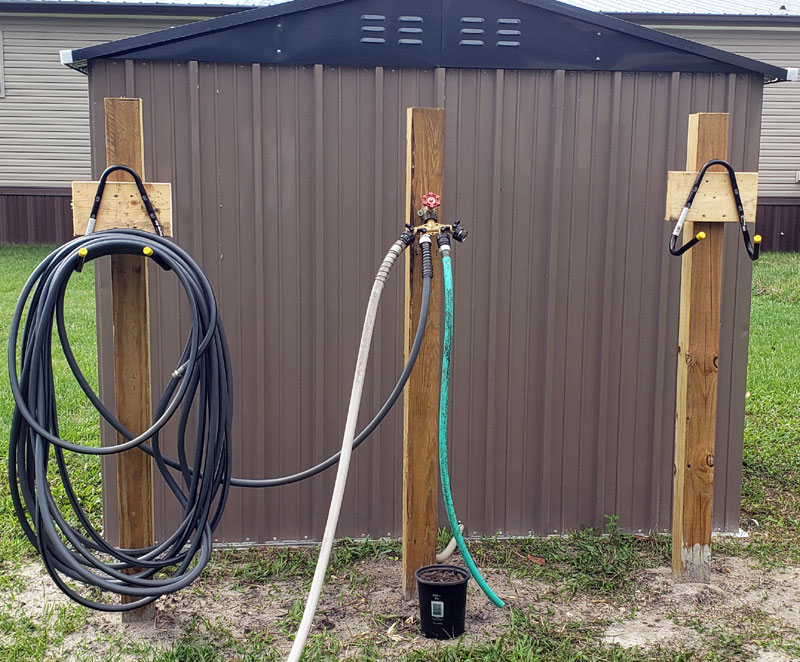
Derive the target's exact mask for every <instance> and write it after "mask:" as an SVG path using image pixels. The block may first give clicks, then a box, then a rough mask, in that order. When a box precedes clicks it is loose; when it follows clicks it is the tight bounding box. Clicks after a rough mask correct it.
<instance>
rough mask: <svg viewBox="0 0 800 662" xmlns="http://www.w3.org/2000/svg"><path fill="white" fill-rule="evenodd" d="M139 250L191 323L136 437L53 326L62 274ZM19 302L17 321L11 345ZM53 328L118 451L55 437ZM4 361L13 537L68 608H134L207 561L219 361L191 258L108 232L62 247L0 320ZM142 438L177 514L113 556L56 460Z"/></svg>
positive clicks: (227, 463)
mask: <svg viewBox="0 0 800 662" xmlns="http://www.w3.org/2000/svg"><path fill="white" fill-rule="evenodd" d="M145 248H149V249H151V250H152V252H153V255H154V257H155V256H157V259H158V261H159V263H160V264H161V265H162V266H164V267H168V268H169V269H171V270H172V271H173V272H174V273H175V274H176V276H177V277H178V279H179V281H180V282H181V284H182V286H183V289H184V292H185V294H186V298H187V300H188V303H189V309H190V313H191V320H192V324H191V330H190V332H189V336H188V338H187V340H186V344H185V346H184V349H183V353H182V355H181V358H180V361H179V365H178V367H177V369H176V370H175V371H174V373H173V375H172V378H171V379H170V381H169V383H168V384H167V387H166V389H165V390H164V393H163V395H162V396H161V399H160V401H159V403H158V405H157V406H156V408H155V411H154V416H153V418H154V422H153V424H152V426H151V427H150V428H149V429H148V430H146V431H144V432H142V433H141V434H139V435H138V436H136V435H134V434H133V433H132V432H131V431H129V430H127V429H126V428H125V427H124V426H123V425H122V424H121V423H120V422H119V421H118V420H117V419H116V417H115V416H114V415H113V414H112V412H111V411H109V409H108V408H107V407H106V406H105V405H104V404H103V403H102V402H101V400H100V398H99V397H98V396H97V394H96V393H95V392H94V391H93V390H92V388H91V387H90V386H89V384H88V382H87V380H86V378H85V377H84V375H83V374H82V372H81V370H80V368H79V366H78V364H77V362H76V360H75V357H74V355H73V352H72V350H71V348H70V345H69V339H68V337H67V332H66V328H65V324H64V292H65V289H66V287H67V283H68V281H69V278H70V276H71V275H72V274H73V273H74V272H75V271H76V269H79V268H81V267H82V265H83V262H84V261H85V260H93V259H96V258H98V257H102V256H105V255H113V254H131V255H141V254H142V253H143V249H145ZM26 303H27V304H28V310H27V316H26V317H25V326H24V331H23V334H22V342H21V343H19V342H18V341H19V330H20V326H21V324H22V319H23V316H24V315H25V306H26ZM54 325H55V328H56V330H57V334H58V338H59V341H60V344H61V347H62V350H63V353H64V356H65V358H66V360H67V363H68V364H69V366H70V368H71V370H72V373H73V375H74V376H75V379H76V380H77V381H78V383H79V384H80V386H81V388H82V389H83V392H84V393H85V394H86V396H87V397H88V398H89V400H90V401H91V402H92V404H93V405H94V406H95V407H96V408H97V410H98V411H99V412H100V415H101V416H102V417H103V418H104V419H105V420H106V421H108V422H109V423H110V424H111V425H112V426H113V427H114V428H115V429H116V430H117V431H118V432H119V433H120V434H121V435H122V436H123V437H124V438H125V439H127V441H126V442H124V443H122V444H119V445H116V446H105V447H94V446H86V445H83V444H81V443H78V442H74V441H67V440H65V439H62V438H61V437H60V436H59V427H58V413H57V408H56V393H55V387H54V383H53V372H52V364H51V352H52V348H51V339H52V329H53V326H54ZM18 345H19V350H20V360H19V372H17V369H16V368H17V348H18ZM8 364H9V372H10V380H11V389H12V392H13V395H14V400H15V403H16V404H15V408H14V414H13V417H12V423H11V437H10V443H9V455H8V470H9V483H10V487H11V497H12V501H13V503H14V509H15V511H16V514H17V518H18V519H19V521H20V524H21V525H22V529H23V531H24V532H25V535H26V536H27V538H28V540H29V541H30V542H31V544H32V545H33V546H34V547H35V548H36V549H37V550H38V552H39V553H40V554H41V556H42V559H43V561H44V564H45V567H46V568H47V570H48V572H49V573H50V575H51V576H52V578H53V581H54V582H55V583H56V584H57V585H58V587H59V588H60V589H61V590H62V591H64V593H66V594H67V595H68V596H69V597H71V598H72V599H74V600H76V601H77V602H79V603H81V604H83V605H86V606H88V607H92V608H95V609H101V610H105V611H125V610H130V609H135V608H137V607H141V606H143V605H145V604H147V603H149V602H152V601H153V600H155V599H156V598H158V597H159V596H161V595H164V594H167V593H172V592H174V591H177V590H180V589H181V588H183V587H185V586H188V585H189V584H190V583H191V582H192V581H193V580H194V579H195V578H196V577H197V576H198V575H199V574H200V572H201V571H202V569H203V567H204V566H205V565H206V563H207V562H208V560H209V558H210V556H211V546H212V537H211V534H212V531H213V530H214V528H215V527H216V525H217V524H218V522H219V519H220V517H221V516H222V512H223V510H224V508H225V502H226V499H227V494H228V490H229V486H230V477H231V476H230V467H231V444H230V440H231V416H232V411H231V403H232V390H231V389H232V379H231V370H230V358H229V355H228V347H227V343H226V341H225V333H224V330H223V327H222V323H221V320H220V318H219V316H218V314H217V306H216V302H215V299H214V293H213V291H212V290H211V286H210V284H209V283H208V280H207V279H206V277H205V275H204V274H203V272H202V271H201V270H200V268H199V267H198V266H197V264H196V263H195V262H194V260H193V259H192V258H191V257H190V256H189V255H188V254H187V253H186V252H184V251H183V250H182V249H180V248H179V247H178V246H176V245H174V244H172V243H170V242H168V241H166V240H164V239H162V238H160V237H157V236H154V235H152V234H149V233H144V232H139V231H135V230H107V231H104V232H98V233H96V234H92V235H88V236H85V237H80V238H78V239H75V240H73V241H71V242H69V243H68V244H65V245H64V246H62V247H61V248H59V249H58V250H56V251H55V252H53V253H52V254H51V255H50V256H49V257H47V258H46V259H45V260H44V261H43V262H42V263H41V264H40V265H39V267H37V269H36V270H35V271H34V272H33V274H32V275H31V277H30V278H29V279H28V282H27V283H26V284H25V287H24V288H23V291H22V294H21V295H20V298H19V302H18V303H17V306H16V309H15V311H14V316H13V318H12V321H11V331H10V337H9V346H8ZM193 406H194V407H195V418H196V437H195V440H194V442H195V443H194V449H193V452H192V457H191V460H190V459H189V457H188V454H187V447H186V438H185V437H186V430H187V427H188V424H189V418H190V416H191V410H192V407H193ZM178 410H180V414H179V430H178V455H179V463H180V469H181V470H180V475H179V476H178V477H177V478H176V477H175V476H173V475H172V474H171V473H170V472H169V471H168V470H167V468H166V466H165V463H164V462H163V459H162V458H161V453H160V450H159V432H160V431H161V430H162V429H163V427H164V425H165V424H166V422H167V421H168V420H169V419H170V418H171V417H172V415H173V414H175V413H176V412H177V411H178ZM146 440H150V441H151V443H152V453H153V455H154V457H155V460H156V464H157V466H158V467H159V469H160V470H161V473H162V476H163V477H164V479H165V480H166V482H167V484H168V486H169V489H170V491H171V492H172V494H173V496H174V497H175V498H176V500H177V501H178V503H179V504H180V506H181V508H182V511H183V517H182V520H181V522H180V523H179V524H178V526H177V527H176V529H175V530H174V531H173V532H172V534H170V535H169V536H168V537H167V539H166V540H164V541H163V542H161V543H158V544H155V545H152V546H149V547H146V548H142V549H128V550H125V549H120V548H117V547H114V546H112V545H110V544H109V543H108V542H106V541H105V540H104V539H103V537H102V534H101V532H99V531H98V530H96V529H95V528H94V526H93V525H92V524H91V522H90V521H89V518H88V517H87V515H86V513H85V512H84V511H83V509H82V507H81V505H80V503H79V501H78V498H77V496H76V494H75V491H74V489H73V488H72V485H71V482H70V478H69V473H68V471H67V466H66V463H65V459H64V451H65V450H69V451H73V452H77V453H84V454H87V455H110V454H113V453H119V452H122V451H125V450H129V449H132V448H134V447H137V446H139V447H140V448H144V446H142V444H143V442H145V441H146ZM51 451H52V455H51ZM52 457H54V458H55V462H56V467H57V471H58V475H59V478H60V479H61V481H62V483H63V486H64V489H65V492H66V496H67V499H68V501H69V503H70V506H71V507H72V511H73V514H74V516H75V519H76V520H77V522H78V523H79V526H78V527H73V526H72V525H71V524H70V523H69V522H68V521H67V518H65V517H64V516H63V515H62V513H60V512H59V510H58V508H57V507H56V504H55V501H54V498H53V495H52V492H51V489H50V485H49V482H48V476H47V470H48V466H49V464H50V463H51V461H52ZM109 557H110V558H109ZM61 575H64V576H66V577H68V578H71V579H75V580H77V581H79V582H82V583H84V584H87V585H89V586H92V587H97V588H100V589H101V590H103V591H108V592H112V593H118V594H121V595H126V596H132V597H133V598H135V600H134V601H132V602H129V603H125V604H109V603H107V602H100V601H98V600H95V599H92V598H87V597H86V596H83V595H81V594H79V593H78V592H77V591H75V590H74V589H73V588H71V587H70V586H69V585H68V584H67V583H66V582H65V581H64V580H63V579H62V577H61Z"/></svg>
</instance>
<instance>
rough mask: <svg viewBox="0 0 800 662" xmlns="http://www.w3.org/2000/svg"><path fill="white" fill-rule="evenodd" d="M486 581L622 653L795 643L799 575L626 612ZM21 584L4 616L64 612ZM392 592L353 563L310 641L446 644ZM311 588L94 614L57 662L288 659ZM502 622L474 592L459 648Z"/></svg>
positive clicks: (715, 582)
mask: <svg viewBox="0 0 800 662" xmlns="http://www.w3.org/2000/svg"><path fill="white" fill-rule="evenodd" d="M485 576H486V579H487V581H488V582H489V584H490V585H491V586H492V587H493V588H494V590H495V591H496V592H497V593H498V595H500V597H501V598H503V599H504V600H505V601H506V603H507V604H508V605H510V606H513V607H517V608H520V609H528V608H535V609H538V610H541V611H546V610H549V616H548V617H549V618H552V619H554V620H555V621H561V622H568V621H576V620H583V621H587V622H603V623H604V624H605V625H604V627H605V633H604V640H605V641H606V642H608V643H616V644H618V645H621V646H623V647H630V646H643V647H650V646H654V645H657V644H660V645H664V646H669V647H676V648H684V649H685V648H691V649H695V650H698V651H703V650H704V649H707V648H708V647H709V646H710V645H711V644H712V643H713V638H715V637H718V636H719V635H720V633H728V634H729V635H735V634H736V633H737V632H738V633H741V632H750V630H751V629H753V628H762V630H763V631H762V630H758V632H759V633H761V634H762V635H763V636H762V639H763V638H764V637H767V638H769V637H773V638H777V639H776V641H778V642H785V641H789V642H795V643H800V567H791V568H785V569H783V570H780V571H766V570H761V569H754V568H753V567H751V564H750V563H749V562H748V561H745V560H742V559H738V558H720V559H715V560H714V562H713V573H712V580H711V583H710V584H694V583H684V582H678V581H675V580H673V578H672V576H671V574H670V570H669V568H655V569H651V570H646V571H642V572H641V573H640V574H639V575H638V576H637V577H636V580H635V590H634V593H633V598H632V600H627V601H623V602H621V601H620V600H619V598H618V597H616V598H615V597H613V596H609V597H608V598H605V597H597V596H587V595H583V596H576V597H575V598H573V599H572V600H566V599H564V598H563V597H561V596H560V593H559V590H558V587H554V586H552V585H548V584H544V583H541V582H537V581H531V580H529V579H521V578H518V577H511V576H508V575H507V574H506V573H504V572H500V571H492V570H486V572H485ZM22 577H23V579H24V589H23V590H22V591H20V592H19V593H18V594H16V595H15V596H13V598H11V596H5V599H4V601H5V602H6V604H8V601H9V600H11V601H12V604H11V605H10V606H11V607H12V608H14V609H21V610H23V611H24V612H25V613H26V614H28V615H29V616H31V617H38V616H40V615H41V614H42V613H43V612H44V610H45V609H47V608H51V607H52V606H54V605H55V606H58V605H60V604H64V603H66V602H68V599H67V598H66V597H65V596H63V595H62V594H61V593H60V592H59V591H58V590H57V589H56V588H55V586H54V585H53V584H52V582H51V581H50V578H49V577H48V576H47V574H46V573H45V572H44V570H43V569H42V567H41V565H40V564H39V563H35V564H31V565H28V566H26V567H25V568H24V569H23V571H22ZM400 586H401V566H400V563H399V561H393V560H388V559H382V560H378V561H373V560H367V561H361V562H358V563H357V564H355V566H353V568H351V569H349V570H348V572H347V573H346V574H345V573H342V574H340V575H339V576H334V577H332V578H331V579H330V581H329V582H328V583H327V585H326V587H325V591H324V594H323V598H322V601H321V604H320V608H319V611H318V613H317V616H316V618H315V631H316V632H321V631H323V630H326V631H328V632H330V633H331V634H333V635H334V636H335V637H336V638H337V639H338V640H339V641H341V642H342V652H341V653H340V655H339V657H340V658H342V659H346V658H347V657H348V655H349V654H351V653H352V652H354V651H355V650H356V649H357V648H358V646H359V642H363V641H364V640H365V639H369V638H372V639H375V638H376V637H377V638H378V640H379V641H380V642H381V647H382V652H383V654H384V655H385V658H384V659H386V660H397V659H400V658H401V657H402V655H403V654H404V653H407V652H408V651H410V650H413V649H420V648H429V649H431V648H436V647H438V646H442V645H445V644H442V643H439V642H435V641H431V640H427V639H425V638H424V637H422V636H421V635H420V634H419V615H418V605H417V603H416V602H406V601H404V600H403V598H402V596H401V590H400ZM307 588H308V582H307V581H305V580H296V579H293V580H283V579H277V580H274V581H270V582H268V583H264V584H259V585H247V586H236V585H234V584H233V583H232V581H231V579H230V578H227V579H225V580H224V581H223V580H221V579H218V578H215V577H213V576H212V577H209V578H206V579H204V580H202V581H201V582H200V583H198V584H197V585H196V586H194V587H190V588H189V589H186V590H184V591H182V592H180V593H178V594H175V595H171V596H167V597H165V598H162V599H161V600H159V601H158V602H157V612H156V620H155V622H152V623H138V624H130V623H126V624H124V625H123V624H122V623H121V620H120V616H119V615H115V614H105V613H101V612H90V613H89V614H88V616H87V620H86V623H85V624H84V625H83V626H81V627H80V628H79V630H78V631H77V632H75V633H74V634H71V635H69V637H68V638H67V640H66V642H65V651H64V659H65V660H75V659H78V658H77V657H76V654H75V652H76V651H81V652H82V655H83V656H84V658H86V656H87V655H89V656H91V655H92V652H93V651H94V652H95V653H97V656H98V657H99V656H100V653H102V652H103V651H104V650H106V649H107V648H108V647H109V646H118V645H119V643H120V642H122V643H126V642H127V643H131V642H137V641H138V642H145V643H148V644H150V645H153V646H155V647H158V648H161V647H167V646H169V645H171V644H172V643H173V642H175V641H177V640H179V639H180V638H181V637H182V636H184V635H185V634H186V633H187V632H188V631H195V632H199V633H200V634H201V635H204V636H208V635H211V636H213V634H214V632H215V631H216V630H217V629H221V630H226V631H228V632H230V633H231V634H232V635H233V636H234V637H235V638H237V639H242V640H243V639H245V638H246V637H247V636H248V635H252V633H254V632H266V633H271V634H272V635H274V640H273V645H275V647H276V648H277V649H279V650H281V651H284V652H287V651H288V649H289V648H290V646H291V638H292V636H293V634H294V630H295V628H296V621H293V620H291V619H290V618H288V616H289V614H290V613H291V612H292V609H293V607H294V609H295V611H296V610H297V604H296V603H297V601H298V600H299V601H301V602H300V603H299V604H300V605H302V604H303V603H304V600H305V594H306V591H307ZM509 618H510V610H509V609H497V608H496V607H494V606H493V605H492V604H491V603H490V602H489V601H488V600H487V599H486V598H485V597H484V596H483V594H482V593H481V592H480V590H479V589H478V588H477V586H476V585H475V583H474V582H470V583H469V587H468V593H467V617H466V632H465V635H464V637H463V638H462V640H461V643H462V645H467V646H469V645H470V644H477V643H486V642H490V641H493V640H494V639H496V638H497V637H498V636H500V635H501V634H502V633H503V632H504V631H505V630H506V628H507V626H508V624H509ZM115 642H116V643H115ZM781 648H785V647H784V646H781V645H765V644H763V643H762V644H758V643H755V638H754V643H752V644H747V645H746V646H745V650H746V652H747V654H746V656H745V657H744V658H742V657H739V658H737V659H753V660H758V661H759V662H782V661H784V660H790V659H800V657H797V658H796V657H792V655H791V654H789V653H787V652H785V651H784V650H780V649H781ZM798 650H800V649H798ZM698 657H699V656H698ZM89 659H90V658H89ZM129 659H131V660H134V659H136V658H135V656H133V657H130V658H129Z"/></svg>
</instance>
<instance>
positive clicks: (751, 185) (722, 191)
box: [664, 164, 758, 223]
mask: <svg viewBox="0 0 800 662" xmlns="http://www.w3.org/2000/svg"><path fill="white" fill-rule="evenodd" d="M701 165H702V164H701ZM696 178H697V172H686V171H677V172H676V171H670V172H669V173H667V211H666V214H665V217H664V218H665V220H667V221H671V222H673V223H675V222H676V221H677V220H678V216H680V215H681V211H682V210H683V206H684V205H685V204H686V198H687V197H688V196H689V192H690V191H691V190H692V186H694V180H695V179H696ZM736 183H737V184H738V186H739V194H740V195H741V197H742V208H743V209H744V215H745V218H746V219H747V220H748V221H753V222H755V220H756V206H757V203H758V173H757V172H737V173H736ZM686 220H687V221H692V222H704V221H710V222H726V221H727V222H731V223H738V222H739V214H738V212H737V211H736V202H735V201H734V199H733V195H731V182H730V175H728V173H727V172H710V171H709V172H707V173H706V174H705V177H703V183H702V184H701V185H700V188H699V190H698V191H697V195H696V196H695V199H694V202H693V203H692V208H691V209H690V210H689V215H688V216H687V217H686Z"/></svg>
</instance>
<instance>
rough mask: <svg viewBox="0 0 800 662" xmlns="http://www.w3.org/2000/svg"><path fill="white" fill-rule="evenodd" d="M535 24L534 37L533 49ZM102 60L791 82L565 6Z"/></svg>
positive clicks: (473, 3) (276, 26)
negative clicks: (757, 77)
mask: <svg viewBox="0 0 800 662" xmlns="http://www.w3.org/2000/svg"><path fill="white" fill-rule="evenodd" d="M321 12H324V13H321ZM299 14H302V16H298V15H299ZM401 14H402V15H401ZM511 17H520V18H511ZM413 21H417V23H414V22H413ZM470 22H471V23H470ZM514 22H516V25H515V24H514ZM398 26H399V27H398ZM415 26H423V27H415ZM528 26H535V28H536V38H535V39H528V41H525V36H526V35H530V34H531V31H530V28H529V27H528ZM500 28H502V29H500ZM369 30H371V31H372V32H368V31H369ZM525 30H528V32H527V33H526V32H525ZM230 31H234V32H235V35H231V34H230ZM607 32H610V33H611V35H609V34H607ZM423 33H424V34H423ZM515 35H516V36H515ZM398 36H399V37H401V38H397V37H398ZM472 37H475V38H472ZM423 42H424V43H423ZM96 58H121V59H142V60H184V61H185V60H198V61H206V62H208V61H220V62H261V63H271V64H282V63H285V64H309V65H310V64H331V65H342V66H347V65H352V66H408V67H427V66H430V67H456V68H486V69H490V68H498V69H503V68H506V69H567V70H606V71H690V72H714V73H717V72H719V73H758V74H762V75H764V76H767V77H768V78H771V79H775V80H786V77H787V71H786V70H785V69H782V68H781V67H776V66H773V65H770V64H766V63H764V62H759V61H757V60H752V59H750V58H746V57H742V56H739V55H735V54H733V53H728V52H726V51H722V50H719V49H716V48H711V47H709V46H704V45H701V44H697V43H694V42H691V41H687V40H685V39H681V38H679V37H673V36H671V35H667V34H664V33H662V32H658V31H655V30H651V29H649V28H645V27H642V26H640V25H636V24H635V23H630V22H628V21H624V20H621V19H619V18H616V17H614V16H609V15H604V14H599V13H596V12H592V11H588V10H585V9H580V8H577V7H573V6H570V5H565V4H563V3H561V2H556V1H555V0H405V1H404V2H403V3H397V2H396V0H293V1H291V2H286V3H282V4H277V5H270V6H267V7H258V8H255V9H249V10H246V11H241V12H237V13H235V14H231V15H228V16H222V17H219V18H214V19H210V20H207V21H202V22H199V23H194V24H190V25H183V26H179V27H174V28H169V29H167V30H161V31H158V32H152V33H150V34H145V35H140V36H137V37H131V38H128V39H122V40H119V41H115V42H111V43H107V44H100V45H97V46H90V47H88V48H82V49H78V50H75V51H72V63H70V66H72V67H73V68H77V69H80V70H86V68H87V66H88V64H87V63H88V62H89V61H90V60H93V59H96Z"/></svg>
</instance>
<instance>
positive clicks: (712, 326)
mask: <svg viewBox="0 0 800 662" xmlns="http://www.w3.org/2000/svg"><path fill="white" fill-rule="evenodd" d="M727 156H728V114H727V113H696V114H693V115H690V116H689V135H688V146H687V156H686V169H687V172H670V173H669V184H668V194H667V220H669V221H673V222H674V221H675V220H676V219H677V218H678V215H679V214H680V211H681V209H682V208H683V205H684V202H685V200H686V198H687V195H688V193H689V191H690V190H691V188H692V184H693V182H694V180H695V178H696V176H697V173H698V171H699V170H700V169H701V168H702V166H703V165H704V164H705V163H707V162H708V161H710V160H712V159H727ZM718 168H719V167H718V166H716V167H715V168H711V169H710V170H709V171H708V173H707V174H706V176H705V177H704V180H703V184H702V186H701V188H700V190H699V191H698V195H697V197H696V198H695V202H694V204H693V205H692V208H691V212H690V214H689V216H688V218H687V222H686V224H685V225H684V233H685V234H684V236H686V237H691V236H695V235H696V234H698V233H700V232H704V233H705V236H706V239H704V240H703V241H700V242H699V243H698V244H696V245H695V246H694V247H693V248H691V249H690V250H688V251H687V252H686V253H684V254H683V255H682V257H681V259H682V266H681V300H680V325H679V331H678V379H677V400H676V408H675V464H674V467H673V470H674V482H673V488H674V489H673V501H672V572H673V575H674V576H675V577H682V578H685V579H687V580H689V581H702V582H708V581H709V580H710V575H711V565H710V564H711V528H712V508H713V501H714V446H715V433H716V418H717V373H718V361H719V327H720V299H721V291H722V255H723V229H724V226H723V224H722V223H721V222H720V221H738V220H739V217H738V214H737V212H736V207H735V204H734V199H733V195H732V190H731V185H730V179H729V175H728V173H727V172H723V173H719V172H713V170H715V169H718ZM736 177H737V180H738V183H739V189H740V191H741V195H742V202H743V203H744V206H745V210H746V215H747V216H748V217H749V218H751V219H755V199H756V188H757V185H758V175H757V173H737V176H736Z"/></svg>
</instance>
